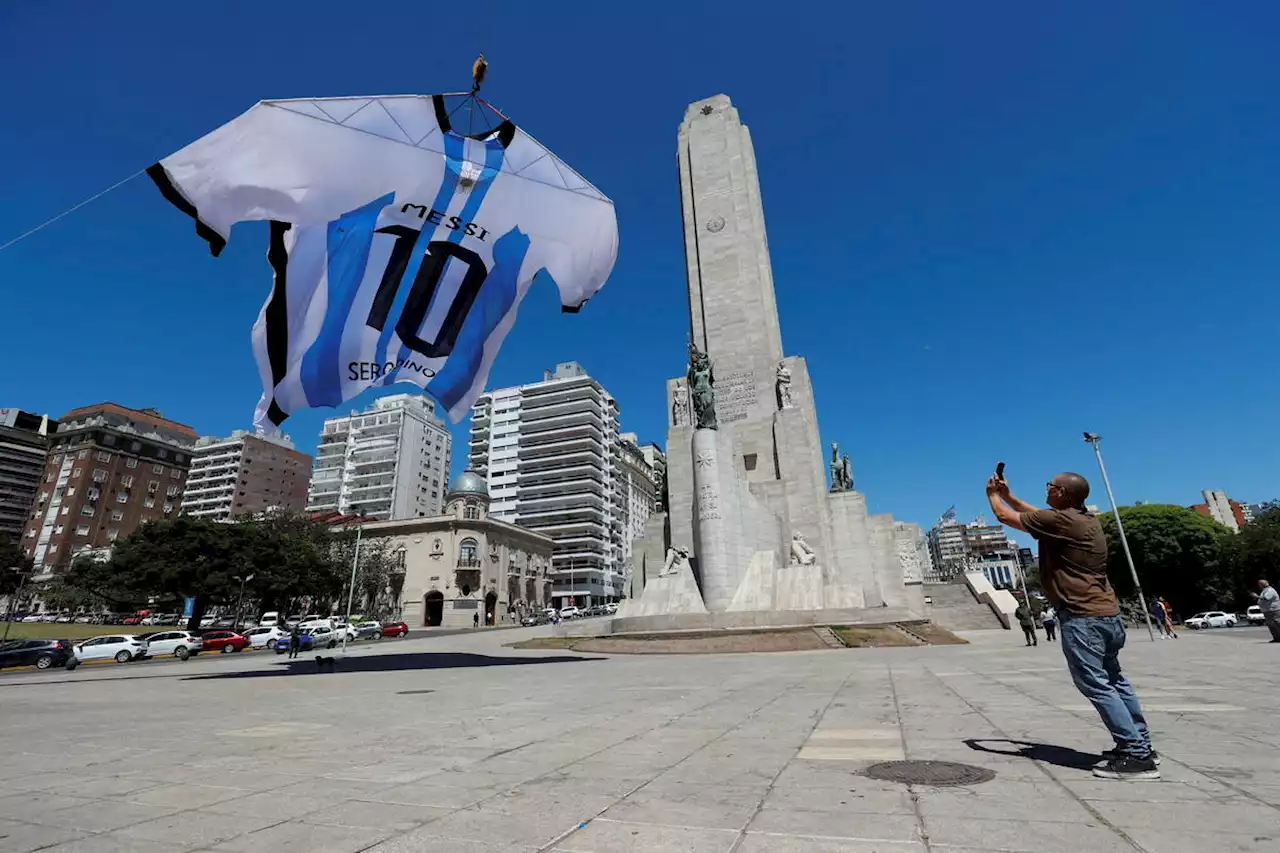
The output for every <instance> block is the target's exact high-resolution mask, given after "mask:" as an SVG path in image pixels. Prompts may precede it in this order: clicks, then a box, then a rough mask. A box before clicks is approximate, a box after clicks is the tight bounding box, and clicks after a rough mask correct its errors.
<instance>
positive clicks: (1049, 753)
mask: <svg viewBox="0 0 1280 853" xmlns="http://www.w3.org/2000/svg"><path fill="white" fill-rule="evenodd" d="M988 744H1001V745H1007V746H1008V747H1009V748H1008V749H993V748H992V747H991V746H988ZM964 745H965V746H967V747H969V748H970V749H973V750H977V751H978V752H989V753H991V754H992V755H1007V756H1010V757H1012V758H1030V759H1031V760H1032V761H1043V762H1044V763H1045V764H1055V765H1057V766H1058V767H1067V768H1070V769H1072V770H1090V769H1092V768H1093V766H1094V765H1095V764H1097V763H1098V762H1099V761H1101V760H1102V756H1101V755H1092V754H1090V753H1087V752H1081V751H1080V750H1078V749H1072V748H1071V747H1069V746H1054V745H1053V744H1049V743H1033V742H1032V741H1026V740H1008V739H1006V738H966V739H965V741H964Z"/></svg>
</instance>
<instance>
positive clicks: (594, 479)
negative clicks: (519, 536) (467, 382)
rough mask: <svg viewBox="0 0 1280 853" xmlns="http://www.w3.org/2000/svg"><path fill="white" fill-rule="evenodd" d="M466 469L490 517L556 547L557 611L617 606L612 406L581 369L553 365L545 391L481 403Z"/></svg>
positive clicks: (488, 397) (620, 528) (520, 389)
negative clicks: (474, 476) (477, 478)
mask: <svg viewBox="0 0 1280 853" xmlns="http://www.w3.org/2000/svg"><path fill="white" fill-rule="evenodd" d="M468 461H469V465H470V468H471V470H473V471H476V472H477V473H479V474H481V475H482V476H484V477H485V478H486V479H487V480H488V483H489V500H490V504H489V514H490V516H491V517H493V518H496V519H500V520H502V521H507V522H511V523H514V524H519V525H520V526H522V527H527V528H529V529H530V530H536V531H538V532H539V533H544V534H546V535H548V536H550V537H551V538H552V540H553V541H554V542H555V546H554V549H553V551H552V558H551V571H550V573H549V574H550V577H551V579H552V591H551V594H552V598H553V600H555V601H556V602H557V604H559V605H560V606H564V605H567V604H570V603H574V604H577V605H578V606H580V607H581V606H586V605H591V604H599V603H602V602H605V601H616V600H617V599H618V598H620V597H621V595H622V591H623V585H624V583H625V570H624V565H625V554H626V548H627V547H628V546H629V544H630V542H629V540H628V539H627V536H626V522H627V518H626V495H627V493H628V492H627V488H626V486H625V477H624V474H623V471H622V463H621V451H620V449H619V437H618V404H617V402H616V401H615V400H614V399H613V397H612V396H610V394H609V392H607V391H606V390H605V389H604V388H602V387H600V383H598V382H596V381H595V380H594V379H592V378H591V377H590V376H588V375H587V372H586V371H585V370H583V369H582V367H581V366H580V365H578V364H576V363H574V362H566V363H563V364H558V365H556V369H555V370H554V371H547V373H546V375H545V376H544V378H543V380H542V381H541V382H534V383H532V384H529V385H520V386H517V387H513V388H500V389H497V390H494V391H490V392H488V393H486V394H483V395H482V396H481V397H480V398H479V399H477V400H476V403H475V406H474V408H473V409H472V413H471V448H470V457H469V460H468ZM624 540H625V541H626V545H624Z"/></svg>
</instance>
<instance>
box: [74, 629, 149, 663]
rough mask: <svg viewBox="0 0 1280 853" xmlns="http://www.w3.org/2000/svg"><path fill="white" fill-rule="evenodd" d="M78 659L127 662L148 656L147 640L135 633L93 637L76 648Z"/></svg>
mask: <svg viewBox="0 0 1280 853" xmlns="http://www.w3.org/2000/svg"><path fill="white" fill-rule="evenodd" d="M74 652H75V655H76V660H78V661H81V662H83V661H87V660H111V659H112V658H115V660H116V663H126V662H128V661H131V660H137V659H138V658H143V657H146V656H147V641H146V640H144V639H142V638H141V637H138V636H135V635H133V634H110V635H107V636H104V637H93V638H92V639H89V640H85V641H84V642H83V643H80V644H79V645H77V646H76V647H75V648H74Z"/></svg>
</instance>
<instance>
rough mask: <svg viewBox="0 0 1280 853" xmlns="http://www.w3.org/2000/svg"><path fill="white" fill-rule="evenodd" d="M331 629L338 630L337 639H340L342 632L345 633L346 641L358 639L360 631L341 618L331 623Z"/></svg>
mask: <svg viewBox="0 0 1280 853" xmlns="http://www.w3.org/2000/svg"><path fill="white" fill-rule="evenodd" d="M333 630H335V631H337V632H338V639H339V640H341V639H342V635H343V634H346V635H347V642H349V643H350V642H353V641H355V640H358V639H360V631H359V630H357V629H356V626H355V625H348V624H347V623H346V622H343V621H341V620H339V621H337V622H334V623H333Z"/></svg>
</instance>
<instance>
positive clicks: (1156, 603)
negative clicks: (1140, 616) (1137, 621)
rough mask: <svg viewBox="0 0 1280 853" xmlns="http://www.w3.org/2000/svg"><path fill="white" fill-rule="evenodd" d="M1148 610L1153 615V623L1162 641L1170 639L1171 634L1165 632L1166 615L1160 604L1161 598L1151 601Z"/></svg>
mask: <svg viewBox="0 0 1280 853" xmlns="http://www.w3.org/2000/svg"><path fill="white" fill-rule="evenodd" d="M1147 610H1148V612H1149V613H1150V614H1151V621H1152V623H1153V624H1154V625H1155V626H1156V630H1157V631H1159V632H1160V639H1162V640H1167V639H1169V632H1168V631H1166V630H1165V624H1164V623H1165V613H1164V607H1163V606H1161V604H1160V599H1159V598H1153V599H1151V603H1150V604H1149V605H1147Z"/></svg>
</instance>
